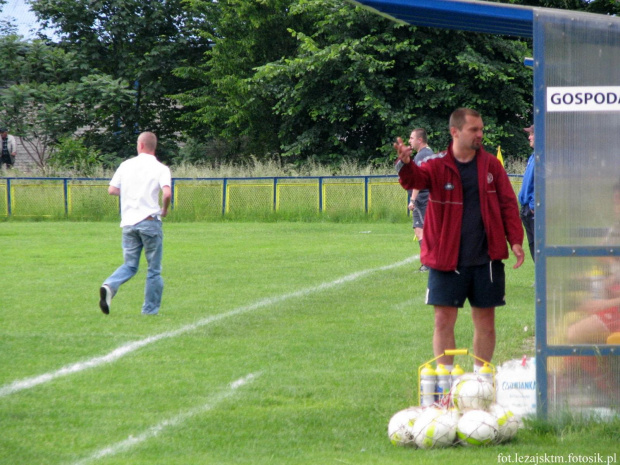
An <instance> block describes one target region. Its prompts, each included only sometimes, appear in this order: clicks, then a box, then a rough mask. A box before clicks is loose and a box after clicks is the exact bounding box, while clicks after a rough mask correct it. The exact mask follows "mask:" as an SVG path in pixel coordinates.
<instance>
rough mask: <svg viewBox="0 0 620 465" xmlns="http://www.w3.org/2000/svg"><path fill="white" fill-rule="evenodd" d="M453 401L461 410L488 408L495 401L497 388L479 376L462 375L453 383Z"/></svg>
mask: <svg viewBox="0 0 620 465" xmlns="http://www.w3.org/2000/svg"><path fill="white" fill-rule="evenodd" d="M450 392H451V394H452V403H453V404H454V406H455V407H456V408H457V409H458V410H459V411H460V412H466V411H467V410H487V409H488V408H489V407H490V406H491V404H492V403H493V402H495V389H493V385H492V384H491V383H490V382H488V381H487V380H486V379H484V378H481V377H479V376H475V375H474V376H467V377H461V378H460V379H459V380H458V381H456V382H455V383H454V384H453V385H452V389H451V391H450Z"/></svg>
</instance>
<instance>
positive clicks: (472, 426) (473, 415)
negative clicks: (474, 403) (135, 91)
mask: <svg viewBox="0 0 620 465" xmlns="http://www.w3.org/2000/svg"><path fill="white" fill-rule="evenodd" d="M498 428H499V426H498V424H497V420H496V419H495V416H493V415H492V414H491V413H489V412H485V411H484V410H469V411H468V412H465V413H464V414H463V416H462V417H461V419H460V420H459V422H458V423H457V425H456V436H457V438H458V441H459V442H460V443H461V444H463V445H464V446H486V445H487V444H491V443H493V442H496V441H497V435H498Z"/></svg>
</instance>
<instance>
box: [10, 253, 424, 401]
mask: <svg viewBox="0 0 620 465" xmlns="http://www.w3.org/2000/svg"><path fill="white" fill-rule="evenodd" d="M417 259H418V256H417V255H415V256H413V257H409V258H407V259H405V260H403V261H400V262H396V263H392V264H391V265H386V266H381V267H379V268H370V269H368V270H362V271H358V272H356V273H352V274H350V275H347V276H343V277H342V278H338V279H336V280H335V281H331V282H328V283H323V284H319V285H318V286H315V287H309V288H306V289H301V290H299V291H295V292H291V293H289V294H282V295H280V296H277V297H269V298H267V299H263V300H259V301H258V302H254V303H253V304H250V305H245V306H243V307H238V308H236V309H234V310H231V311H230V312H226V313H220V314H219V315H213V316H210V317H207V318H204V319H202V320H199V321H198V322H196V323H193V324H190V325H186V326H182V327H181V328H179V329H176V330H174V331H168V332H165V333H160V334H156V335H155V336H150V337H147V338H145V339H141V340H139V341H134V342H130V343H129V344H125V345H123V346H120V347H118V348H116V349H114V350H113V351H112V352H110V353H108V354H106V355H102V356H99V357H93V358H91V359H88V360H85V361H83V362H76V363H73V364H70V365H66V366H64V367H62V368H60V369H58V370H56V371H53V372H49V373H44V374H42V375H38V376H32V377H30V378H24V379H21V380H17V381H13V382H12V383H10V384H6V385H4V386H2V387H0V398H2V397H6V396H9V395H11V394H15V393H16V392H19V391H23V390H25V389H31V388H33V387H35V386H38V385H39V384H44V383H48V382H50V381H52V380H54V379H56V378H61V377H63V376H68V375H71V374H74V373H79V372H81V371H84V370H87V369H89V368H95V367H98V366H101V365H104V364H107V363H112V362H115V361H116V360H118V359H120V358H122V357H124V356H125V355H127V354H130V353H132V352H135V351H136V350H138V349H141V348H142V347H145V346H147V345H150V344H153V343H154V342H157V341H161V340H162V339H170V338H173V337H177V336H180V335H182V334H185V333H188V332H190V331H194V330H196V329H198V328H202V327H203V326H207V325H210V324H211V323H214V322H217V321H220V320H223V319H225V318H230V317H232V316H236V315H241V314H243V313H248V312H251V311H253V310H257V309H259V308H262V307H267V306H269V305H274V304H278V303H280V302H284V301H286V300H289V299H294V298H296V297H304V296H307V295H310V294H314V293H317V292H322V291H326V290H328V289H331V288H334V287H336V286H340V285H342V284H346V283H350V282H352V281H356V280H358V279H360V278H363V277H365V276H368V275H370V274H373V273H377V272H381V271H388V270H392V269H394V268H399V267H401V266H404V265H408V264H409V263H412V262H413V261H415V260H417Z"/></svg>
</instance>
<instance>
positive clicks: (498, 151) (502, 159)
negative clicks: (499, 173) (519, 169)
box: [497, 145, 504, 166]
mask: <svg viewBox="0 0 620 465" xmlns="http://www.w3.org/2000/svg"><path fill="white" fill-rule="evenodd" d="M497 159H498V160H499V162H500V163H501V164H502V166H504V157H502V148H501V146H499V145H498V146H497Z"/></svg>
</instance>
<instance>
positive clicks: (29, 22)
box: [2, 0, 37, 39]
mask: <svg viewBox="0 0 620 465" xmlns="http://www.w3.org/2000/svg"><path fill="white" fill-rule="evenodd" d="M2 17H3V18H4V19H9V17H12V18H14V19H15V21H14V24H15V25H16V26H17V33H18V34H19V35H22V36H24V38H26V39H31V38H33V37H34V34H32V33H31V32H30V29H32V28H33V27H34V28H36V26H37V18H36V16H35V15H34V13H33V12H32V11H30V8H29V7H28V4H27V3H26V0H7V2H6V4H5V5H4V8H2Z"/></svg>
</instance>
